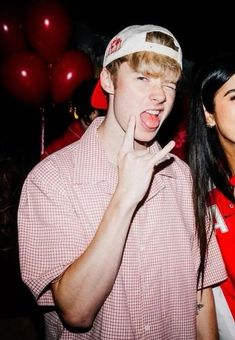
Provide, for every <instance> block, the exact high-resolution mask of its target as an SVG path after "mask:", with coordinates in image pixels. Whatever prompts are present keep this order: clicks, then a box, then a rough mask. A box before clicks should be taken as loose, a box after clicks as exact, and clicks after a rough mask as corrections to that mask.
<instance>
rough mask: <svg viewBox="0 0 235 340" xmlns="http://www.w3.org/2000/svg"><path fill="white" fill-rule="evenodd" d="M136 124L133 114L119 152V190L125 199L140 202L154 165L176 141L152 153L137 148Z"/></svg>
mask: <svg viewBox="0 0 235 340" xmlns="http://www.w3.org/2000/svg"><path fill="white" fill-rule="evenodd" d="M135 125H136V122H135V117H134V116H132V117H131V118H130V121H129V123H128V127H127V131H126V135H125V138H124V141H123V144H122V147H121V149H120V151H119V154H118V170H119V182H118V190H119V192H121V193H122V194H123V195H124V197H125V201H126V200H129V202H130V203H132V204H138V203H139V202H140V201H141V200H142V199H143V197H144V195H145V194H146V192H147V190H148V188H149V185H150V182H151V179H152V176H153V171H154V167H155V166H156V165H157V164H158V163H159V162H160V161H161V159H162V158H163V157H165V156H166V155H167V154H168V153H169V152H170V151H171V150H172V149H173V147H174V146H175V142H174V141H170V142H169V143H168V144H167V145H166V146H165V147H164V148H163V149H161V150H160V151H158V152H157V153H155V154H153V153H150V151H149V150H148V149H143V150H136V149H135V148H134V134H135Z"/></svg>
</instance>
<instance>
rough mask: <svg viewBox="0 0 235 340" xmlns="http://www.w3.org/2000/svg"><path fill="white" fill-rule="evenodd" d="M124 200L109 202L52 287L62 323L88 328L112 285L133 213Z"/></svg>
mask: <svg viewBox="0 0 235 340" xmlns="http://www.w3.org/2000/svg"><path fill="white" fill-rule="evenodd" d="M134 210H135V209H134V206H133V207H132V208H130V207H129V208H127V204H126V202H124V200H122V199H119V198H117V195H116V196H114V197H113V199H112V200H111V202H110V204H109V207H108V209H107V211H106V213H105V215H104V217H103V219H102V221H101V224H100V226H99V227H98V230H97V232H96V234H95V236H94V238H93V240H92V241H91V243H90V244H89V246H88V247H87V249H86V250H85V252H84V253H83V254H82V255H81V256H80V257H79V258H78V259H77V260H76V261H74V263H73V264H72V265H71V266H70V267H69V268H68V269H67V270H66V271H65V272H64V274H63V275H62V276H61V278H60V279H59V280H58V281H57V282H55V283H54V284H53V285H52V291H53V295H54V299H55V302H56V304H57V305H58V307H59V309H60V310H61V315H62V317H63V318H64V320H65V321H66V322H67V323H68V324H70V325H72V326H77V327H89V326H91V324H92V322H93V320H94V318H95V315H96V313H97V312H98V310H99V309H100V307H101V306H102V304H103V303H104V301H105V299H106V298H107V296H108V295H109V293H110V291H111V289H112V287H113V284H114V282H115V279H116V276H117V273H118V270H119V267H120V263H121V259H122V254H123V250H124V247H125V242H126V237H127V234H128V231H129V226H130V223H131V219H132V216H133V213H134Z"/></svg>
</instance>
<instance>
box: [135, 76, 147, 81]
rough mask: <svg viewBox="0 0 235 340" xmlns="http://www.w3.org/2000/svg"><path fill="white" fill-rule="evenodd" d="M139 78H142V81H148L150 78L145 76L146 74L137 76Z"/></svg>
mask: <svg viewBox="0 0 235 340" xmlns="http://www.w3.org/2000/svg"><path fill="white" fill-rule="evenodd" d="M137 79H138V80H142V81H148V78H147V77H144V76H139V77H137Z"/></svg>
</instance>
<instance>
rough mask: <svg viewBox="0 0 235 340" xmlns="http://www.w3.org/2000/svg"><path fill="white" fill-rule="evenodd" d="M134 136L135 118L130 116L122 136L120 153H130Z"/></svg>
mask: <svg viewBox="0 0 235 340" xmlns="http://www.w3.org/2000/svg"><path fill="white" fill-rule="evenodd" d="M134 136H135V116H131V117H130V119H129V122H128V125H127V130H126V133H125V136H124V140H123V144H122V148H121V149H122V151H123V152H125V153H126V152H128V151H132V150H133V148H134Z"/></svg>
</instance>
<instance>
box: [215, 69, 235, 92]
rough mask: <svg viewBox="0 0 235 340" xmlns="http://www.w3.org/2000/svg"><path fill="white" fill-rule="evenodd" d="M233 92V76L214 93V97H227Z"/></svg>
mask: <svg viewBox="0 0 235 340" xmlns="http://www.w3.org/2000/svg"><path fill="white" fill-rule="evenodd" d="M234 92H235V74H234V75H233V76H232V77H230V78H229V79H228V80H227V81H226V82H225V83H224V85H223V86H221V88H220V89H219V90H218V91H217V92H216V95H215V96H227V95H228V94H229V93H234Z"/></svg>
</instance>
